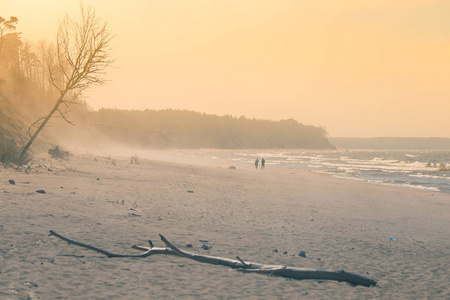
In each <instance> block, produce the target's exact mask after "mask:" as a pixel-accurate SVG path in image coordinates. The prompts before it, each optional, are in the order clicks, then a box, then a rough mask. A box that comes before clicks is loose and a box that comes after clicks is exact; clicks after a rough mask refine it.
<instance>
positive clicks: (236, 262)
mask: <svg viewBox="0 0 450 300" xmlns="http://www.w3.org/2000/svg"><path fill="white" fill-rule="evenodd" d="M50 235H53V236H55V237H57V238H59V239H62V240H64V241H66V242H68V243H69V244H74V245H76V246H79V247H83V248H86V249H89V250H93V251H96V252H99V253H101V254H103V255H106V256H107V257H138V258H143V257H147V256H150V255H154V254H165V255H177V256H180V257H185V258H189V259H192V260H195V261H198V262H202V263H208V264H214V265H223V266H227V267H230V268H233V269H237V270H238V271H241V272H249V273H259V274H266V275H270V276H280V277H285V278H291V279H299V280H301V279H315V280H335V281H344V282H348V283H350V284H354V285H362V286H366V287H371V286H375V285H376V284H377V282H376V281H375V280H373V279H370V278H367V277H365V276H361V275H358V274H354V273H349V272H345V271H324V270H314V269H304V268H295V267H288V266H283V265H265V264H259V263H252V262H246V261H244V260H242V259H241V258H240V257H239V256H237V257H236V259H229V258H223V257H216V256H209V255H198V254H195V253H191V252H188V251H184V250H181V249H179V248H178V247H176V246H175V245H173V244H172V243H171V242H169V241H168V240H167V239H166V238H165V237H164V236H163V235H161V234H160V235H159V236H160V237H161V240H162V241H163V242H164V244H165V245H166V246H167V248H156V247H154V246H153V243H152V242H151V241H149V244H150V247H141V246H133V247H132V248H134V249H137V250H141V251H144V252H143V253H141V254H115V253H111V252H108V251H106V250H103V249H100V248H97V247H94V246H91V245H88V244H83V243H80V242H77V241H74V240H71V239H69V238H66V237H64V236H62V235H60V234H58V233H56V232H55V231H53V230H50Z"/></svg>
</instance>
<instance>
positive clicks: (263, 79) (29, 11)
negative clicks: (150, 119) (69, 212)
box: [0, 0, 450, 137]
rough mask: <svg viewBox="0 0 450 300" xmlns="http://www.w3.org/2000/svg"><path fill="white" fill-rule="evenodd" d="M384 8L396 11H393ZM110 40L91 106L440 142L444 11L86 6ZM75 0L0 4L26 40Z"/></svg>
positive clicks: (446, 107)
mask: <svg viewBox="0 0 450 300" xmlns="http://www.w3.org/2000/svg"><path fill="white" fill-rule="evenodd" d="M391 2H393V3H395V4H392V3H391ZM84 3H85V5H92V6H93V7H95V8H96V11H97V15H98V16H100V17H102V18H103V19H105V20H106V21H107V22H108V24H109V28H110V30H111V31H112V33H113V34H114V35H115V36H116V38H115V40H114V42H113V46H114V50H113V53H112V55H113V57H114V58H115V59H116V63H115V68H111V69H109V71H108V74H107V75H108V76H107V77H108V79H110V80H111V82H110V83H109V84H108V85H105V86H102V87H96V88H94V89H92V90H91V91H90V92H89V98H88V100H87V101H88V103H89V104H90V105H91V106H92V107H94V108H96V109H97V108H101V107H117V108H125V109H145V108H150V109H163V108H181V109H189V110H195V111H200V112H206V113H215V114H221V115H222V114H232V115H235V116H241V115H245V116H247V117H250V118H264V119H274V120H279V119H286V118H294V119H296V120H298V121H299V122H302V123H304V124H308V125H317V126H324V127H326V129H327V130H328V132H329V134H330V135H331V136H333V137H340V136H342V137H374V136H414V137H417V136H423V137H425V136H438V137H450V84H449V83H450V2H449V1H431V0H427V1H425V0H396V1H391V0H390V1H388V0H377V1H360V0H335V1H332V0H328V1H327V0H317V1H300V0H282V1H280V0H245V1H242V0H170V1H168V0H127V1H118V0H90V1H88V0H85V1H84ZM78 4H79V2H78V1H74V0H54V1H45V0H41V1H32V0H29V1H23V0H14V1H10V0H0V16H2V17H6V18H9V16H17V17H18V18H19V25H18V27H17V30H18V31H21V32H23V36H24V37H25V38H26V39H29V40H31V41H37V40H39V39H46V40H50V41H53V40H54V35H55V32H56V29H57V26H58V20H59V19H61V18H62V17H63V16H64V13H65V12H69V13H70V14H71V15H75V16H76V15H77V14H78V12H79V9H78V6H79V5H78Z"/></svg>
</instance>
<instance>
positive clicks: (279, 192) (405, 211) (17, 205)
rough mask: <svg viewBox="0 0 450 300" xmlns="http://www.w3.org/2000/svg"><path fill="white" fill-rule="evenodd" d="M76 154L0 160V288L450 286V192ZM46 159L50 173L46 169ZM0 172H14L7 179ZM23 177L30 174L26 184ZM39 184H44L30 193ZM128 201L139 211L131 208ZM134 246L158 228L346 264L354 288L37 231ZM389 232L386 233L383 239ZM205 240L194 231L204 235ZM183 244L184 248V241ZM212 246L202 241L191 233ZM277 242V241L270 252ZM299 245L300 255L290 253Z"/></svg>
mask: <svg viewBox="0 0 450 300" xmlns="http://www.w3.org/2000/svg"><path fill="white" fill-rule="evenodd" d="M251 167H252V166H249V168H246V169H244V168H237V169H228V163H227V162H222V161H221V162H218V163H216V164H208V165H203V166H201V165H196V164H194V163H192V162H190V161H184V162H162V161H154V160H147V159H142V160H141V161H140V164H131V163H130V160H129V159H120V158H113V157H110V158H109V157H96V156H92V155H90V156H89V155H84V156H74V157H72V158H71V159H70V160H68V161H61V160H53V159H49V158H45V157H44V158H42V159H41V161H40V164H36V165H34V166H33V169H32V172H31V173H30V174H25V173H23V172H16V171H13V170H11V169H2V170H1V173H0V174H1V175H0V176H1V178H2V180H1V184H0V197H1V198H0V206H1V207H0V220H1V221H0V225H1V226H0V231H1V235H0V245H2V246H0V247H1V249H0V254H1V256H0V259H1V261H0V270H1V272H2V274H3V275H2V276H3V277H2V278H1V279H0V296H2V297H5V298H7V299H9V298H11V299H15V298H19V299H20V298H26V297H29V298H31V299H37V298H38V297H40V298H41V299H49V298H50V299H51V298H56V297H60V298H71V299H82V298H117V299H119V298H128V299H137V298H148V297H149V295H151V297H155V298H157V297H166V298H180V297H181V298H183V297H184V298H193V297H196V298H199V299H211V298H225V299H241V298H243V297H245V298H258V299H273V298H284V299H292V298H295V297H298V296H299V295H301V296H303V297H305V298H307V299H308V298H309V299H329V298H331V297H335V298H346V299H349V298H350V299H358V298H359V299H361V298H363V299H378V298H446V297H447V298H448V297H449V296H450V287H448V285H447V284H446V278H447V276H448V275H447V271H446V270H448V267H449V262H448V259H447V258H448V256H449V255H450V252H449V251H450V250H449V249H450V233H449V231H448V228H450V201H449V199H450V197H449V196H448V195H447V194H444V193H434V192H428V191H420V190H410V189H404V188H397V187H385V186H379V185H374V184H369V183H364V182H354V181H350V180H343V179H338V178H333V177H332V176H329V175H326V174H320V173H314V172H308V171H297V170H295V171H293V170H287V169H277V170H275V169H272V168H271V169H270V171H268V170H266V171H265V172H260V171H258V172H255V170H254V167H253V169H252V168H251ZM48 168H51V170H52V171H49V170H48ZM8 179H14V180H15V182H16V184H15V185H11V184H9V183H8ZM27 182H29V183H27ZM38 189H44V190H45V191H46V194H39V193H36V190H38ZM130 208H135V209H137V210H130ZM49 230H55V231H57V232H58V233H60V234H63V235H65V236H67V237H69V238H72V239H75V240H77V241H80V242H84V243H87V244H90V245H93V246H96V247H100V248H104V249H105V250H108V251H112V252H117V253H129V254H132V253H136V251H135V250H133V249H130V246H131V245H134V244H138V245H142V246H145V245H146V244H147V245H148V242H147V240H148V239H152V240H154V243H155V246H156V247H160V246H161V242H160V241H159V238H158V234H159V233H161V234H164V236H166V237H167V238H168V239H169V240H170V241H171V242H173V243H174V244H175V245H177V246H178V247H180V248H182V249H186V250H188V251H192V252H194V253H199V254H204V255H213V256H220V257H227V258H234V257H236V256H237V255H238V256H239V257H241V258H243V259H244V260H246V261H254V262H259V263H265V264H281V265H289V266H296V267H305V268H313V269H323V270H332V271H333V270H345V271H347V272H353V273H357V274H361V275H364V276H367V277H370V278H373V279H375V280H376V281H378V284H377V286H376V287H373V288H365V287H352V286H350V285H348V284H345V283H338V282H331V281H317V280H303V281H302V280H286V279H282V278H274V277H270V276H265V275H256V274H245V273H240V272H235V271H233V270H231V271H230V270H229V269H227V268H224V267H221V266H211V265H204V264H200V263H198V262H193V261H188V260H185V259H183V258H178V257H165V256H155V257H153V256H152V257H148V258H145V259H132V258H125V259H118V258H116V259H108V258H106V257H102V256H99V255H98V254H96V253H93V252H91V251H88V250H85V249H81V248H79V247H74V246H69V245H68V244H67V243H65V242H62V241H60V240H58V239H56V238H54V237H49V236H48V231H49ZM390 238H394V239H395V240H390ZM200 240H201V241H207V242H201V241H200ZM187 244H192V246H193V247H192V248H186V245H187ZM203 244H206V245H208V246H211V248H210V249H209V250H204V249H203V248H202V245H203ZM275 250H276V251H275ZM300 251H305V253H306V257H301V256H299V255H298V254H299V252H300Z"/></svg>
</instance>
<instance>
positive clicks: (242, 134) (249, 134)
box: [79, 109, 333, 149]
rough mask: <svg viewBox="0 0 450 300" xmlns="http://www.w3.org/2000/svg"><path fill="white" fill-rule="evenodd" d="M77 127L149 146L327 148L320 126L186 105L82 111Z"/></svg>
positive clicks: (330, 146)
mask: <svg viewBox="0 0 450 300" xmlns="http://www.w3.org/2000/svg"><path fill="white" fill-rule="evenodd" d="M79 118H83V119H84V120H85V121H84V122H83V125H82V126H87V127H86V130H88V129H87V128H91V129H92V128H95V131H96V132H97V133H100V134H102V135H103V136H107V137H109V140H111V141H116V142H118V143H121V144H129V145H131V146H138V147H151V148H217V149H249V148H253V149H255V148H259V149H264V148H265V149H267V148H306V149H330V148H333V146H332V145H331V144H330V143H329V141H328V139H327V133H326V130H325V129H324V128H321V127H316V126H308V125H303V124H301V123H299V122H297V121H296V120H293V119H288V120H281V121H270V120H260V119H249V118H246V117H244V116H241V117H234V116H231V115H224V116H219V115H212V114H206V113H199V112H194V111H188V110H174V109H165V110H150V109H147V110H117V109H100V110H98V111H86V112H84V113H82V115H81V116H79Z"/></svg>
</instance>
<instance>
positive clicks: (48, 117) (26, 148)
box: [18, 94, 64, 165]
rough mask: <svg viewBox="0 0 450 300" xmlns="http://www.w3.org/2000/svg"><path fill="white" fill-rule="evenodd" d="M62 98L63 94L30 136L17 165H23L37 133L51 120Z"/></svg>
mask: <svg viewBox="0 0 450 300" xmlns="http://www.w3.org/2000/svg"><path fill="white" fill-rule="evenodd" d="M63 97H64V94H61V96H60V97H59V99H58V101H56V104H55V106H53V108H52V110H51V111H50V113H49V114H48V115H47V117H45V119H44V121H43V122H42V123H41V125H40V126H39V128H38V129H37V130H36V131H35V133H34V134H33V136H31V138H30V140H29V141H28V143H27V144H26V145H25V146H24V147H23V149H22V152H21V153H20V156H19V160H18V164H19V165H21V164H23V163H24V160H25V155H26V154H27V152H28V150H29V149H30V147H31V145H32V144H33V142H34V140H35V139H36V138H37V136H38V135H39V133H40V132H41V131H42V129H44V127H45V125H47V123H48V121H49V120H50V119H51V118H52V116H53V114H54V113H55V112H56V111H57V110H58V107H59V105H60V104H61V102H62V99H63Z"/></svg>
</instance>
